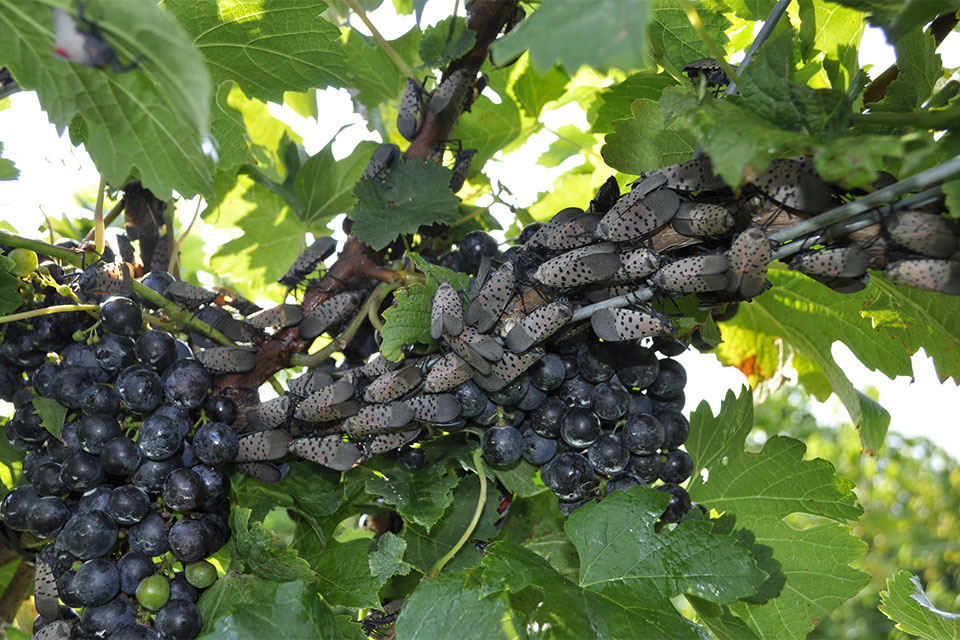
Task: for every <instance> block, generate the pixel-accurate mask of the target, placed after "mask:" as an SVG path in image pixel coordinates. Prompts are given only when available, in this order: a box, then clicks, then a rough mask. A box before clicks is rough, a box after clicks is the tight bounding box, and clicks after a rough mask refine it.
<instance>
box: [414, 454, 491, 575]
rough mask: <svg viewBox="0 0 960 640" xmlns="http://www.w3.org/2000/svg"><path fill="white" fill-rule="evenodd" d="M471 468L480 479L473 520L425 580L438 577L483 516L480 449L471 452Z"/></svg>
mask: <svg viewBox="0 0 960 640" xmlns="http://www.w3.org/2000/svg"><path fill="white" fill-rule="evenodd" d="M473 466H474V467H475V468H476V471H477V476H478V477H479V478H480V495H479V497H478V498H477V508H476V509H475V510H474V512H473V518H471V519H470V524H468V525H467V530H466V531H464V532H463V535H462V536H460V539H459V540H457V544H455V545H453V548H452V549H450V551H448V552H447V553H446V554H445V555H444V556H443V557H442V558H440V559H439V560H437V563H436V564H435V565H433V568H432V569H430V573H428V574H427V575H426V579H427V580H433V579H434V578H436V577H437V576H439V575H440V572H441V571H443V567H444V566H445V565H446V564H447V563H448V562H450V560H452V559H453V556H455V555H457V552H458V551H460V549H461V547H463V545H465V544H466V543H467V540H469V539H470V536H471V535H473V531H474V529H476V528H477V523H479V522H480V516H481V515H482V514H483V507H484V506H486V504H487V475H486V474H485V473H484V471H483V455H482V452H481V450H480V449H474V450H473Z"/></svg>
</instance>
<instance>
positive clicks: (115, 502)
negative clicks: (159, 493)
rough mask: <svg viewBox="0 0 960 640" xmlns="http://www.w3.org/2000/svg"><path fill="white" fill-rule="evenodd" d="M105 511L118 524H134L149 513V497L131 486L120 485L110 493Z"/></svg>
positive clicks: (141, 490)
mask: <svg viewBox="0 0 960 640" xmlns="http://www.w3.org/2000/svg"><path fill="white" fill-rule="evenodd" d="M105 511H106V512H107V514H108V515H109V516H110V517H111V518H113V519H114V520H116V521H117V523H118V524H122V525H131V524H136V523H138V522H140V521H141V520H143V519H144V518H145V517H146V515H147V514H148V513H150V496H148V495H147V493H146V492H145V491H144V490H143V489H140V488H139V487H135V486H133V485H132V484H125V485H121V486H119V487H117V488H116V489H114V490H113V491H111V492H110V498H109V499H108V501H107V508H106V509H105Z"/></svg>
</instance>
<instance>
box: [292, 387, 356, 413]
mask: <svg viewBox="0 0 960 640" xmlns="http://www.w3.org/2000/svg"><path fill="white" fill-rule="evenodd" d="M354 391H355V389H354V388H353V385H352V384H350V383H349V382H346V381H344V380H339V381H337V382H334V383H333V384H331V385H328V386H326V387H322V388H320V389H318V390H316V391H314V392H313V393H311V394H310V395H308V396H307V397H306V398H304V399H303V400H302V401H301V402H300V405H299V406H298V407H297V409H296V411H295V412H294V414H293V415H294V416H296V417H297V418H298V419H300V420H305V421H307V422H321V421H322V420H327V419H335V418H336V417H339V416H332V417H329V418H328V417H327V416H329V415H330V410H331V409H333V408H334V407H336V406H338V405H340V404H341V403H345V402H347V401H348V400H349V399H350V398H352V397H353V393H354Z"/></svg>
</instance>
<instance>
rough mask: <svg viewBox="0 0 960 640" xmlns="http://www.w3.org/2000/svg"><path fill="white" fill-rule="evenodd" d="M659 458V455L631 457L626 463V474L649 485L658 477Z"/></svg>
mask: <svg viewBox="0 0 960 640" xmlns="http://www.w3.org/2000/svg"><path fill="white" fill-rule="evenodd" d="M661 464H662V462H661V457H660V454H659V453H654V454H651V455H648V456H637V455H631V456H630V460H629V461H627V473H630V474H632V475H635V476H637V477H638V478H640V480H641V481H643V482H645V483H646V484H650V483H651V482H653V481H654V480H656V479H657V478H658V477H659V475H660V466H661Z"/></svg>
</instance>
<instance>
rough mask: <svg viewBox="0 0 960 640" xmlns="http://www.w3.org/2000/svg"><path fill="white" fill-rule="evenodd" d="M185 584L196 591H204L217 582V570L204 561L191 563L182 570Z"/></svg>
mask: <svg viewBox="0 0 960 640" xmlns="http://www.w3.org/2000/svg"><path fill="white" fill-rule="evenodd" d="M183 573H184V575H185V576H186V578H187V582H189V583H190V584H191V585H193V586H194V587H196V588H197V589H206V588H207V587H209V586H210V585H212V584H213V583H214V582H216V581H217V568H216V567H214V566H213V565H212V564H210V563H209V562H207V561H206V560H199V561H197V562H191V563H190V564H188V565H187V566H185V567H184V568H183Z"/></svg>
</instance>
